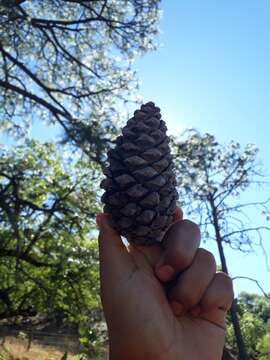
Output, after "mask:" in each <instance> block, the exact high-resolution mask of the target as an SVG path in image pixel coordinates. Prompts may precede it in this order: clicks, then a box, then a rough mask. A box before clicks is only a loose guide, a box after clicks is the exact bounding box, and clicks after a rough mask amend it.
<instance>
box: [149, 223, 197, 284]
mask: <svg viewBox="0 0 270 360" xmlns="http://www.w3.org/2000/svg"><path fill="white" fill-rule="evenodd" d="M200 239H201V235H200V230H199V227H198V226H197V225H196V224H195V223H193V222H192V221H190V220H179V221H177V222H175V223H174V224H173V225H172V226H171V227H170V228H169V230H168V231H167V233H166V234H165V236H164V239H163V243H162V244H163V249H164V250H163V252H162V255H161V258H160V259H159V261H158V263H157V264H156V267H155V271H156V275H157V276H158V278H159V279H160V280H161V281H169V280H172V279H173V278H174V277H175V276H176V275H177V274H178V273H179V272H182V271H183V270H185V269H187V268H188V267H189V266H190V265H191V263H192V261H193V258H194V256H195V254H196V251H197V249H198V247H199V245H200Z"/></svg>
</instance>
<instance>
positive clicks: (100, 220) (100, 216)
mask: <svg viewBox="0 0 270 360" xmlns="http://www.w3.org/2000/svg"><path fill="white" fill-rule="evenodd" d="M102 215H103V214H102V213H100V214H97V216H96V224H97V226H98V227H99V228H100V226H101V222H102Z"/></svg>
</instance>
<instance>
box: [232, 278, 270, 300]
mask: <svg viewBox="0 0 270 360" xmlns="http://www.w3.org/2000/svg"><path fill="white" fill-rule="evenodd" d="M238 279H244V280H249V281H252V282H254V283H255V284H256V285H257V286H258V288H259V289H260V290H261V292H262V293H263V295H264V296H265V297H266V298H267V299H268V300H270V296H269V295H268V294H267V293H266V292H265V291H264V289H263V287H262V286H261V285H260V283H259V281H258V280H256V279H253V278H250V277H248V276H235V277H233V278H232V280H233V281H234V280H238Z"/></svg>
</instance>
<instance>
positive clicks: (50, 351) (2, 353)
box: [0, 336, 108, 360]
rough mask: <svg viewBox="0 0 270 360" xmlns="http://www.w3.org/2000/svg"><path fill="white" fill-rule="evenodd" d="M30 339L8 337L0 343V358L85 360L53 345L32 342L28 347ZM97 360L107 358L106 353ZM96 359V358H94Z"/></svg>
mask: <svg viewBox="0 0 270 360" xmlns="http://www.w3.org/2000/svg"><path fill="white" fill-rule="evenodd" d="M27 347H28V341H27V340H22V339H18V338H16V337H12V336H9V337H6V338H5V341H4V343H2V344H0V360H62V359H63V360H84V359H85V358H83V357H82V356H81V355H78V354H77V355H76V354H74V353H71V352H68V353H67V357H65V353H64V352H63V351H60V350H59V349H57V348H56V347H53V346H43V345H41V344H37V343H32V344H31V346H30V349H29V350H28V349H27ZM96 359H97V360H107V359H108V357H107V356H106V355H102V356H101V357H98V358H96ZM91 360H92V359H91ZM93 360H94V359H93Z"/></svg>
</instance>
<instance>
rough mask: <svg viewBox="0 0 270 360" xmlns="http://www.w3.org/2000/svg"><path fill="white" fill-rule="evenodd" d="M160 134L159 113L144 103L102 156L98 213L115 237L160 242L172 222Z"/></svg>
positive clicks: (170, 182) (169, 170)
mask: <svg viewBox="0 0 270 360" xmlns="http://www.w3.org/2000/svg"><path fill="white" fill-rule="evenodd" d="M166 131H167V128H166V125H165V122H164V121H163V120H161V114H160V109H159V108H158V107H156V106H155V104H154V103H153V102H149V103H147V104H145V105H142V106H141V109H140V110H136V111H135V112H134V116H133V117H132V118H131V119H129V120H128V122H127V125H126V126H125V127H124V128H123V129H122V134H123V135H122V136H119V137H118V138H117V139H116V146H115V148H114V149H112V150H110V151H109V152H108V161H109V166H108V167H107V168H106V169H105V171H104V174H105V175H106V178H105V179H104V180H103V181H102V183H101V187H102V188H103V189H105V193H104V194H103V196H102V202H103V203H105V206H104V211H105V212H107V213H110V214H111V215H112V220H113V226H114V227H115V228H116V229H117V230H118V231H119V233H120V234H121V235H123V236H125V237H126V238H127V239H128V241H131V242H133V243H136V244H143V245H151V244H154V243H155V242H160V241H162V238H163V235H164V233H165V231H166V229H167V228H168V226H169V225H170V224H171V222H172V220H173V213H174V211H175V208H176V200H177V198H178V195H177V191H176V188H175V185H176V181H175V174H174V166H173V162H172V156H171V154H170V148H169V138H168V136H167V135H166Z"/></svg>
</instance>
